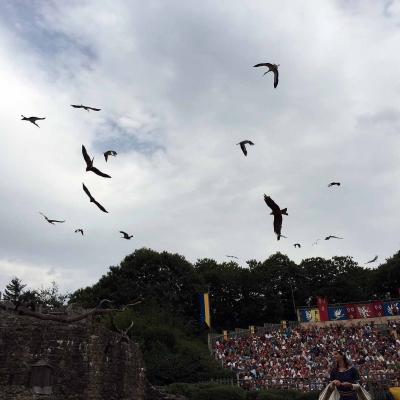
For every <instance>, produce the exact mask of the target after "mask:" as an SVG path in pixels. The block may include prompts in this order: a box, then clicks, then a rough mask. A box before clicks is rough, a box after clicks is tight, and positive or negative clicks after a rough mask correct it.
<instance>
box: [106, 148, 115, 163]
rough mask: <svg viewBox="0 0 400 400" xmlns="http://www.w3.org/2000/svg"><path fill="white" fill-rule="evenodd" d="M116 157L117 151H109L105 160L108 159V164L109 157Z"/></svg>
mask: <svg viewBox="0 0 400 400" xmlns="http://www.w3.org/2000/svg"><path fill="white" fill-rule="evenodd" d="M116 155H117V152H116V151H114V150H107V151H106V152H105V153H104V158H105V159H106V162H107V160H108V157H109V156H113V157H115V156H116Z"/></svg>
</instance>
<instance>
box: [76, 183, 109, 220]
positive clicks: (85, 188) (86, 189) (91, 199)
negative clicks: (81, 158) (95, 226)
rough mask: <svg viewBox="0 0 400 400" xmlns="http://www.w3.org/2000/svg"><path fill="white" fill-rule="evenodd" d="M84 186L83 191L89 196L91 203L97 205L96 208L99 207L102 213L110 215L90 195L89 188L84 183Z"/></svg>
mask: <svg viewBox="0 0 400 400" xmlns="http://www.w3.org/2000/svg"><path fill="white" fill-rule="evenodd" d="M82 186H83V190H84V191H85V193H86V194H87V195H88V197H89V199H90V202H91V203H94V204H96V206H97V207H99V208H100V210H101V211H103V212H105V213H108V211H107V210H106V209H105V208H104V207H103V206H102V205H101V204H100V203H99V202H98V201H96V199H95V198H94V197H93V196H92V195H91V194H90V192H89V190H88V188H87V187H86V186H85V184H84V183H82Z"/></svg>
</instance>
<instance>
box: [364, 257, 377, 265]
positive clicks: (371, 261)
mask: <svg viewBox="0 0 400 400" xmlns="http://www.w3.org/2000/svg"><path fill="white" fill-rule="evenodd" d="M377 259H378V256H375V257H374V258H373V259H372V260H369V261H367V262H366V264H370V263H373V262H375V261H376V260H377Z"/></svg>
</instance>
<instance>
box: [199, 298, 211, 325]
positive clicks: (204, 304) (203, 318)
mask: <svg viewBox="0 0 400 400" xmlns="http://www.w3.org/2000/svg"><path fill="white" fill-rule="evenodd" d="M199 299H200V322H202V323H203V324H204V323H206V324H207V325H208V327H209V328H211V319H210V301H209V298H208V293H200V294H199Z"/></svg>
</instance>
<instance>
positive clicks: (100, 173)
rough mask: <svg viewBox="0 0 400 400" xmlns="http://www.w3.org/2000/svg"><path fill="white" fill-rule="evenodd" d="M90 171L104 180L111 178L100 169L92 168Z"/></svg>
mask: <svg viewBox="0 0 400 400" xmlns="http://www.w3.org/2000/svg"><path fill="white" fill-rule="evenodd" d="M90 171H92V172H94V173H95V174H96V175H99V176H102V177H103V178H111V176H110V175H107V174H105V173H104V172H101V171H100V170H99V169H97V168H96V167H92V168H90Z"/></svg>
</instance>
